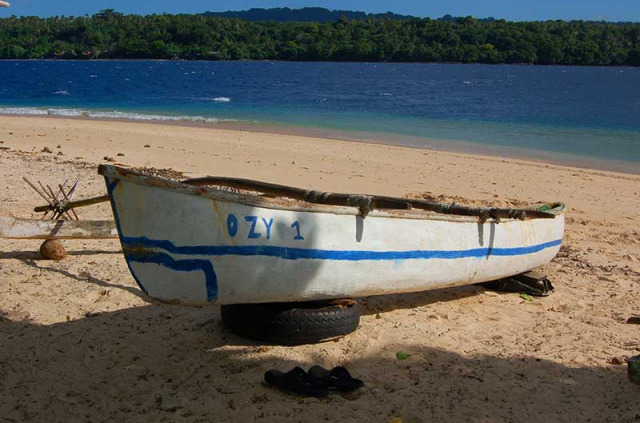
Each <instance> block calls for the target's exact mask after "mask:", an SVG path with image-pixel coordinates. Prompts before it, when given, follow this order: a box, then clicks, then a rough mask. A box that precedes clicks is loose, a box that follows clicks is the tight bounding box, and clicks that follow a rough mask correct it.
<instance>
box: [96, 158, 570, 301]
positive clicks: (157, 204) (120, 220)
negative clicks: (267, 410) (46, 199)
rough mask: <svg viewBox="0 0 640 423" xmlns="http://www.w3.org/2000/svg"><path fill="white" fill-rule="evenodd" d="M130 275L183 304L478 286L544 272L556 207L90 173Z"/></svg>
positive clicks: (556, 239) (556, 232)
mask: <svg viewBox="0 0 640 423" xmlns="http://www.w3.org/2000/svg"><path fill="white" fill-rule="evenodd" d="M99 172H100V173H101V174H102V175H104V178H105V182H106V185H107V191H108V194H109V198H110V201H111V205H112V209H113V214H114V217H115V221H116V227H117V229H118V232H119V236H120V241H121V243H122V248H123V251H124V255H125V258H126V261H127V264H128V266H129V269H130V270H131V273H132V275H133V277H134V278H135V280H136V281H137V283H138V284H139V286H140V288H141V289H142V290H143V291H144V292H146V293H147V294H148V295H150V296H151V297H154V298H157V299H161V300H164V301H170V302H176V303H184V304H205V303H212V302H216V303H219V304H236V303H263V302H287V301H307V300H320V299H328V298H343V297H358V296H369V295H381V294H391V293H402V292H415V291H424V290H428V289H434V288H440V287H447V286H456V285H466V284H473V283H479V282H484V281H489V280H494V279H499V278H503V277H507V276H512V275H515V274H519V273H522V272H525V271H528V270H531V269H533V268H535V267H538V266H540V265H543V264H545V263H547V262H549V261H550V260H551V259H552V258H553V257H554V256H555V255H556V253H557V252H558V250H559V249H560V245H561V243H562V237H563V232H564V211H565V206H564V205H563V204H561V203H554V204H543V205H539V206H538V207H535V208H529V209H489V208H469V207H464V206H457V205H449V204H441V203H434V202H429V201H423V200H408V199H400V198H391V197H375V196H365V195H349V194H330V193H322V192H318V191H305V190H301V189H297V188H291V187H286V186H280V185H274V184H268V183H262V182H255V181H249V180H243V179H231V178H214V177H210V178H202V179H194V180H189V181H185V182H174V181H170V180H166V179H162V178H157V177H151V176H145V175H142V174H139V173H135V172H132V171H129V170H126V169H122V168H118V167H114V166H100V168H99Z"/></svg>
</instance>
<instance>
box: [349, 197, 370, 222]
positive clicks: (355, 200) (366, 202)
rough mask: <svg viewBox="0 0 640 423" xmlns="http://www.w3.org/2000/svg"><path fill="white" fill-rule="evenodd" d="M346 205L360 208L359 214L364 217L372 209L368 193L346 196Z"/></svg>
mask: <svg viewBox="0 0 640 423" xmlns="http://www.w3.org/2000/svg"><path fill="white" fill-rule="evenodd" d="M347 205H348V206H351V207H357V208H358V209H359V210H360V216H362V218H363V219H364V218H365V217H367V215H368V214H369V213H370V212H371V211H373V205H372V204H371V197H370V196H368V195H350V196H348V197H347Z"/></svg>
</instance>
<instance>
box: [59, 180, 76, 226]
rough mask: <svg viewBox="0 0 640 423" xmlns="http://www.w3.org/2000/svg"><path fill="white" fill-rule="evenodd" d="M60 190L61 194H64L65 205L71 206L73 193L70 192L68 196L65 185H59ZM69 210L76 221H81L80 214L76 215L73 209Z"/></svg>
mask: <svg viewBox="0 0 640 423" xmlns="http://www.w3.org/2000/svg"><path fill="white" fill-rule="evenodd" d="M58 188H60V193H61V194H62V196H63V197H64V199H65V201H66V202H65V203H64V205H65V206H66V205H67V204H69V203H70V202H71V199H70V198H69V196H71V195H73V193H72V192H71V191H69V196H67V194H66V193H65V192H64V186H63V185H58ZM69 210H70V211H71V213H73V215H74V216H75V218H76V220H80V219H78V214H77V213H76V211H75V210H74V209H72V208H69Z"/></svg>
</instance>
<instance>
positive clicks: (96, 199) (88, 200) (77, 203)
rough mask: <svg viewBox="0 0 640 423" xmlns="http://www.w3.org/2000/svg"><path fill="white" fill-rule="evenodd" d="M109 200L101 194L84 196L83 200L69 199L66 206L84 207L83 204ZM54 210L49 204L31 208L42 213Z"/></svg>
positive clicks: (87, 204) (88, 204)
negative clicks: (89, 196)
mask: <svg viewBox="0 0 640 423" xmlns="http://www.w3.org/2000/svg"><path fill="white" fill-rule="evenodd" d="M107 201H109V196H108V195H101V196H99V197H91V198H85V199H84V200H78V201H71V202H69V203H67V207H68V208H70V209H71V208H76V207H85V206H91V205H93V204H98V203H105V202H107ZM51 210H54V207H53V206H51V205H48V206H38V207H36V208H34V209H33V211H34V212H37V213H42V212H47V211H51Z"/></svg>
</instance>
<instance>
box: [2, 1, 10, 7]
mask: <svg viewBox="0 0 640 423" xmlns="http://www.w3.org/2000/svg"><path fill="white" fill-rule="evenodd" d="M9 6H11V5H10V4H9V3H8V2H6V1H0V7H9Z"/></svg>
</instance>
